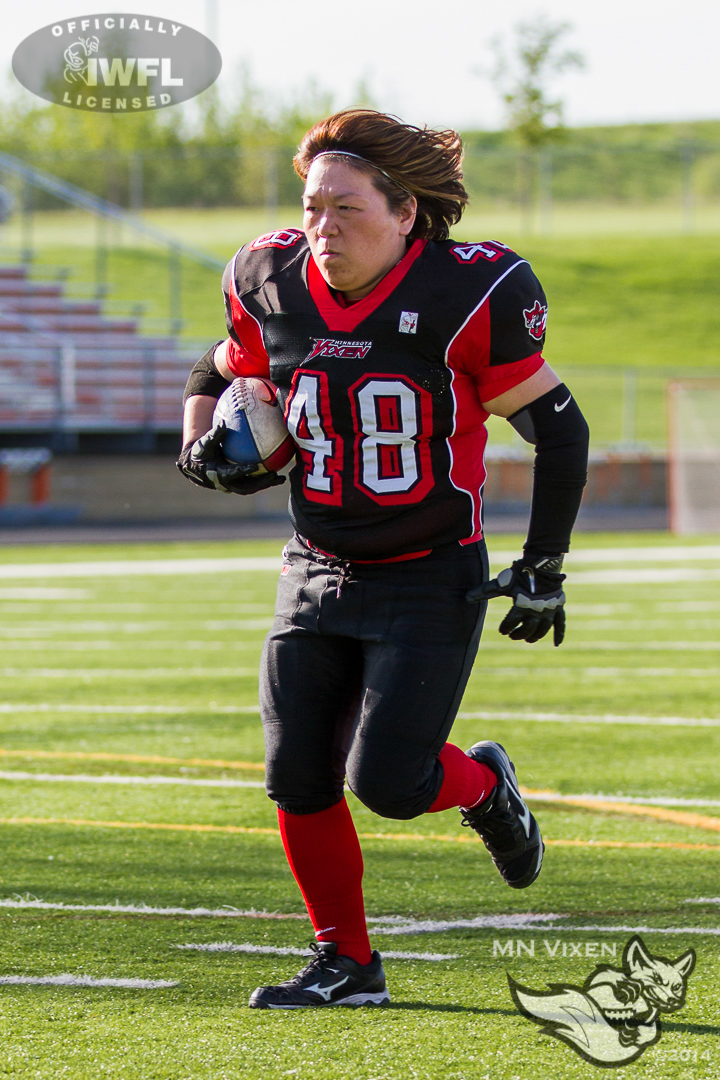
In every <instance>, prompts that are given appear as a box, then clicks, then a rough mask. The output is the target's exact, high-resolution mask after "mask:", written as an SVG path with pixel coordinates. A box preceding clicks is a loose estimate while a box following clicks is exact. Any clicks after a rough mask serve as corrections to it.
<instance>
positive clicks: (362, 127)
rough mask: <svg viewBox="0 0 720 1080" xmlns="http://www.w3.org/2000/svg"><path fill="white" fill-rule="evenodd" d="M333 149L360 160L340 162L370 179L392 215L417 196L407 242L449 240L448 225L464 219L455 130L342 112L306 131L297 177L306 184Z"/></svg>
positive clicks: (379, 115) (373, 113)
mask: <svg viewBox="0 0 720 1080" xmlns="http://www.w3.org/2000/svg"><path fill="white" fill-rule="evenodd" d="M332 150H337V151H342V150H345V151H348V152H349V153H351V154H356V155H358V157H360V158H363V159H364V161H358V160H357V157H347V158H344V160H345V161H346V162H347V164H348V165H350V166H352V168H354V169H358V170H361V171H363V172H367V173H368V175H371V176H372V180H373V183H374V185H375V187H376V188H377V189H378V191H381V192H382V193H383V195H385V197H386V199H387V201H388V206H389V208H390V210H391V211H393V212H397V211H398V210H399V209H400V207H401V206H403V205H404V204H405V203H406V202H407V198H408V195H414V196H415V198H416V199H417V217H416V219H415V224H414V225H413V228H412V232H411V234H410V235H411V237H413V238H415V237H426V238H427V239H429V240H447V238H448V236H449V234H450V226H451V225H455V224H456V223H457V222H458V221H459V220H460V218H461V217H462V213H463V210H464V209H465V207H466V205H467V202H468V194H467V192H466V190H465V188H464V187H463V182H462V168H461V164H462V140H461V138H460V136H459V135H458V133H457V132H456V131H452V130H448V131H432V130H431V129H430V128H427V127H424V128H418V127H413V125H412V124H403V123H402V121H401V120H398V119H397V117H395V116H390V115H388V113H382V112H376V111H375V110H374V109H343V111H342V112H338V113H335V114H334V115H333V116H328V117H327V118H326V119H325V120H320V121H319V122H318V123H317V124H315V125H314V126H313V127H312V128H310V130H309V131H308V132H307V134H306V135H305V137H304V138H303V140H302V142H301V143H300V146H299V148H298V152H297V154H296V155H295V157H294V158H293V165H294V166H295V172H296V173H297V174H298V176H300V177H301V178H302V179H303V180H305V179H306V178H307V174H308V172H309V171H310V166H311V165H312V163H313V159H314V158H315V157H317V155H318V154H321V153H323V151H325V152H327V151H332ZM364 162H368V163H369V164H367V165H366V164H365V163H364ZM373 166H375V168H373ZM378 170H381V171H378Z"/></svg>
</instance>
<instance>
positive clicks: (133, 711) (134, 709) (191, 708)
mask: <svg viewBox="0 0 720 1080" xmlns="http://www.w3.org/2000/svg"><path fill="white" fill-rule="evenodd" d="M198 712H200V713H204V712H211V713H228V714H230V715H235V714H236V713H259V712H260V706H259V705H214V704H212V703H211V704H209V705H200V704H198V705H79V704H76V703H74V702H67V703H66V702H62V703H60V704H56V703H51V704H48V703H45V702H38V703H37V704H35V703H33V702H16V703H13V702H5V701H3V702H0V714H2V713H73V714H75V713H92V714H95V715H103V714H115V713H118V714H120V715H121V716H144V715H147V714H150V715H152V714H154V713H156V714H159V715H165V714H168V715H172V716H174V715H176V714H178V713H198Z"/></svg>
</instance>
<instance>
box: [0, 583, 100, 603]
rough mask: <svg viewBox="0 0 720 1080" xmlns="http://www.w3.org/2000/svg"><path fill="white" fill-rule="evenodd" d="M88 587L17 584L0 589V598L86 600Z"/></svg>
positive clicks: (89, 593)
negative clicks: (70, 587)
mask: <svg viewBox="0 0 720 1080" xmlns="http://www.w3.org/2000/svg"><path fill="white" fill-rule="evenodd" d="M92 596H93V593H91V592H90V590H89V589H53V588H49V587H47V586H44V585H27V586H25V585H19V586H16V587H10V588H7V589H0V600H88V599H89V598H90V597H92Z"/></svg>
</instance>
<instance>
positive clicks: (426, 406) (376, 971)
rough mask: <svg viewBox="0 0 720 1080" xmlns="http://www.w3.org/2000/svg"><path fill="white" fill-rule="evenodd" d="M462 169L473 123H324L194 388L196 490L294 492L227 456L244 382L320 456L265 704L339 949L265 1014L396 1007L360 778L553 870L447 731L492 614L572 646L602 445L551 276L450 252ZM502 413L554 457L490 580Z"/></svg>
mask: <svg viewBox="0 0 720 1080" xmlns="http://www.w3.org/2000/svg"><path fill="white" fill-rule="evenodd" d="M461 154H462V147H461V142H460V138H459V137H458V135H457V134H456V133H455V132H453V131H430V130H427V129H424V130H421V129H419V128H416V127H412V126H410V125H407V124H403V123H401V122H400V121H398V120H397V119H395V118H393V117H391V116H387V115H385V114H383V113H379V112H374V111H371V110H361V109H350V110H346V111H344V112H340V113H338V114H336V115H335V116H331V117H329V118H328V119H326V120H323V121H321V122H320V123H318V124H316V125H315V126H314V127H313V128H312V129H311V130H310V131H309V132H308V133H307V135H306V136H305V138H304V139H303V141H302V144H301V146H300V149H299V152H298V154H297V156H296V157H295V159H294V165H295V169H296V171H297V172H298V174H299V175H300V176H301V177H302V179H303V180H304V181H305V191H304V197H303V207H304V218H303V230H302V231H300V230H297V229H285V230H280V231H277V232H273V233H269V234H267V235H265V236H261V237H260V238H259V239H257V240H255V241H253V242H252V243H249V244H246V245H245V246H244V247H242V248H241V249H240V251H238V253H237V255H236V256H235V258H234V259H233V260H232V262H231V263H230V264H229V265H228V267H227V270H226V272H225V276H224V278H223V289H224V292H225V304H226V313H227V325H228V332H229V337H228V339H227V340H226V341H224V342H222V343H218V345H217V346H214V347H213V348H212V349H211V350H210V351H209V352H208V353H207V354H206V356H204V357H203V358H202V360H200V361H199V362H198V364H197V365H196V367H195V369H194V370H193V373H192V374H191V376H190V379H189V382H188V387H187V391H186V405H185V437H184V447H183V451H182V454H181V458H180V461H179V463H178V464H179V466H180V468H181V469H182V470H183V472H185V474H186V475H187V476H188V477H189V478H190V479H191V480H193V481H194V482H196V483H199V484H201V485H203V486H205V487H208V488H215V489H219V490H221V491H231V492H238V493H240V494H243V493H248V492H253V491H257V490H259V489H260V488H262V487H267V486H270V485H273V484H277V483H281V482H282V481H283V477H279V476H277V475H276V474H273V473H269V474H268V473H265V474H263V475H260V476H258V475H253V476H248V467H247V466H238V465H233V464H232V463H230V462H229V461H228V460H226V459H225V458H224V457H223V454H222V450H221V444H222V438H223V434H224V428H223V426H222V425H219V426H216V427H215V428H212V430H209V429H211V425H212V415H213V410H214V406H215V403H216V400H217V398H218V397H219V396H220V394H221V393H222V392H223V390H224V389H226V387H227V386H228V385H229V383H230V381H231V380H233V379H234V378H236V377H241V376H248V375H254V376H261V377H264V378H269V379H270V380H271V381H272V382H273V383H274V384H275V385H276V386H277V387H278V393H279V395H280V396H281V398H282V399H284V402H285V417H286V422H287V425H288V428H289V430H290V433H291V434H292V436H293V438H294V440H295V442H296V444H297V448H298V449H297V458H296V464H295V466H294V468H293V469H292V472H291V474H290V483H291V514H292V519H293V524H294V526H295V536H294V537H293V539H292V540H291V541H290V543H289V544H288V545H287V547H286V548H285V552H284V561H285V565H284V566H283V569H282V574H281V577H280V584H279V589H278V598H277V607H276V615H275V622H274V626H273V628H272V630H271V631H270V633H269V635H268V638H267V641H266V643H265V648H264V652H263V659H262V670H261V680H260V704H261V711H262V720H263V725H264V729H265V743H266V755H267V757H266V765H267V791H268V794H269V796H270V798H271V799H273V800H274V801H275V802H276V803H277V805H278V816H279V821H280V832H281V835H282V840H283V844H284V846H285V852H286V854H287V858H288V862H289V863H290V867H291V869H292V871H293V874H294V875H295V878H296V880H297V882H298V885H299V886H300V889H301V891H302V894H303V897H304V899H305V903H306V904H307V908H308V912H309V914H310V918H311V920H312V923H313V926H314V928H315V932H316V937H317V941H318V944H317V945H315V946H314V949H315V956H314V957H313V959H312V960H311V961H310V963H309V964H308V965H307V966H306V967H305V968H304V969H303V971H301V972H300V973H299V974H298V975H297V976H296V977H295V978H294V979H291V980H290V981H289V982H286V983H283V984H281V985H280V986H271V987H261V988H258V989H257V990H256V991H255V992H254V993H253V994H252V997H251V998H250V1005H251V1006H252V1007H254V1008H275V1009H294V1008H302V1007H313V1006H324V1005H362V1004H368V1003H377V1004H382V1003H384V1002H387V1001H389V996H388V992H387V988H386V985H385V977H384V974H383V969H382V961H381V958H380V955H379V954H378V953H377V952H372V951H371V948H370V943H369V940H368V933H367V928H366V923H365V914H364V907H363V894H362V874H363V861H362V855H361V852H360V845H359V843H358V838H357V834H356V832H355V828H354V825H353V821H352V817H351V815H350V811H349V809H348V806H347V803H346V801H345V797H344V785H345V783H347V785H348V787H349V788H350V790H351V791H352V792H353V793H354V794H355V795H356V796H357V798H358V799H360V800H361V801H362V802H363V803H364V804H365V805H366V806H368V807H369V808H370V809H371V810H373V811H375V813H377V814H381V815H383V816H385V817H389V818H397V819H406V818H413V817H416V816H417V815H419V814H426V813H431V814H432V813H436V812H438V811H440V810H447V809H448V808H449V807H459V809H460V813H461V815H462V818H463V823H464V824H466V825H469V826H470V827H471V828H472V829H474V830H475V831H476V832H477V833H478V834H479V836H480V837H481V838H482V840H483V841H484V843H485V845H486V847H487V848H488V850H489V852H490V854H491V856H492V858H493V860H494V862H495V865H496V867H497V869H498V870H499V872H500V874H501V875H502V877H503V879H504V880H505V882H506V883H507V884H508V885H509V886H510V887H511V888H514V889H524V888H526V887H527V886H528V885H530V884H532V882H533V881H534V880H535V879H536V877H537V876H538V873H539V872H540V866H541V863H542V856H543V850H544V849H543V842H542V839H541V836H540V831H539V829H538V825H537V822H536V821H535V819H534V817H533V816H532V814H531V813H530V811H529V810H528V808H527V806H526V805H525V803H524V802H523V800H522V798H521V797H520V794H519V791H518V784H517V779H516V776H515V771H514V768H513V765H512V762H511V761H510V760H509V758H508V756H507V754H506V752H505V750H504V749H503V747H502V746H500V745H499V744H498V743H494V742H489V741H483V742H478V743H476V744H475V745H474V746H473V747H471V748H470V749H469V750H468V751H467V752H466V753H463V751H462V750H460V749H459V748H458V747H456V746H454V745H453V744H452V743H449V742H447V738H448V735H449V733H450V729H451V727H452V724H453V721H454V719H455V715H456V712H457V709H458V707H459V704H460V701H461V698H462V695H463V691H464V688H465V684H466V682H467V679H468V676H469V674H470V670H471V668H472V664H473V660H474V658H475V654H476V652H477V648H478V642H479V639H480V632H481V629H482V624H483V618H484V614H485V607H486V602H487V599H488V598H489V597H493V596H501V595H502V596H507V597H509V598H511V600H512V608H511V610H510V612H509V613H508V615H507V616H506V617H505V619H504V621H503V622H502V624H501V626H500V632H501V633H503V634H509V636H510V637H511V638H513V639H516V640H518V639H520V640H525V641H528V642H534V641H538V640H539V639H540V638H541V637H543V636H544V635H545V634H546V633H547V632H548V630H550V629H551V628H552V629H553V632H554V641H555V644H556V645H559V644H560V642H561V641H562V638H563V633H564V622H565V619H564V611H563V603H564V599H565V597H564V593H563V591H562V582H563V580H564V575H563V574H562V573H561V568H562V562H563V553H564V552H566V551H567V550H568V546H569V542H570V532H571V529H572V527H573V524H574V522H575V517H576V514H577V511H578V507H579V503H580V497H581V493H582V489H583V486H584V483H585V477H586V468H587V443H588V431H587V425H586V424H585V421H584V419H583V417H582V415H581V413H580V410H579V409H578V407H577V405H576V403H575V401H574V399H573V398H572V396H571V394H570V392H569V390H567V388H566V387H565V386H564V385H563V384H562V383H561V382H560V380H559V379H558V378H557V376H556V375H555V374H554V372H553V371H552V370H551V369H550V368H549V367H548V365H547V364H546V363H545V362H544V360H543V358H542V355H541V350H542V346H543V341H544V337H545V322H546V317H547V304H546V300H545V295H544V293H543V290H542V288H541V287H540V284H539V282H538V281H537V278H536V277H535V275H534V274H533V272H532V270H531V269H530V266H529V265H528V263H527V262H526V261H525V260H524V259H522V258H521V257H520V256H518V255H516V254H515V252H514V251H511V250H510V249H509V248H508V247H506V246H505V245H504V244H500V243H498V242H497V241H489V242H485V241H484V242H482V243H456V242H454V241H453V240H450V239H448V236H449V230H450V226H451V225H453V224H455V223H457V222H458V221H459V220H460V217H461V214H462V212H463V209H464V207H465V205H466V203H467V194H466V192H465V189H464V187H463V184H462V173H461ZM488 414H494V415H496V416H503V417H506V418H507V419H508V420H509V421H510V423H511V424H512V425H513V427H515V428H516V429H517V431H518V432H519V433H520V434H521V435H522V436H523V438H525V439H526V440H528V441H529V442H531V443H533V444H534V446H535V454H536V457H535V477H534V490H533V502H532V512H531V519H530V526H529V532H528V538H527V541H526V543H525V547H524V553H523V555H522V557H521V558H519V559H518V560H517V561H516V562H514V563H513V565H512V567H510V568H508V569H507V570H503V571H502V573H501V574H499V575H498V577H497V578H496V579H494V580H492V581H489V580H488V578H489V575H488V563H487V555H486V550H485V543H484V540H483V538H482V537H483V534H482V489H483V483H484V480H485V469H484V464H483V451H484V447H485V442H486V430H485V426H484V424H485V421H486V420H487V417H488ZM252 468H254V467H251V469H252Z"/></svg>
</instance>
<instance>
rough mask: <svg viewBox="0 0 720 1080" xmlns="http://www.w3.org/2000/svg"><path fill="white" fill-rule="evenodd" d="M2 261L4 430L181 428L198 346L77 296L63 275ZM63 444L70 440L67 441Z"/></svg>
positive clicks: (0, 409) (0, 420) (0, 395)
mask: <svg viewBox="0 0 720 1080" xmlns="http://www.w3.org/2000/svg"><path fill="white" fill-rule="evenodd" d="M29 269H30V268H29V267H28V266H24V265H22V264H16V265H5V266H0V427H1V428H2V430H4V431H6V432H11V431H15V432H21V431H22V432H27V433H30V432H38V433H40V432H48V433H56V434H60V435H61V434H62V433H69V432H75V433H78V432H83V431H85V432H88V431H93V432H98V433H100V432H108V431H115V432H123V431H153V432H162V431H176V430H177V428H178V426H179V417H180V411H181V407H182V391H183V387H184V385H185V381H186V379H187V374H188V370H189V367H190V366H191V365H192V362H193V358H194V357H197V355H198V352H197V348H198V346H197V345H195V344H194V343H193V342H187V343H184V342H182V343H181V341H180V340H179V339H178V338H175V337H146V336H141V335H140V334H139V333H138V324H137V322H136V321H135V320H134V319H125V318H123V319H116V318H115V319H113V318H107V317H106V316H104V315H103V314H102V313H101V305H100V303H99V302H98V301H94V300H75V299H67V298H66V297H65V295H64V291H65V286H64V283H63V282H62V281H39V280H37V281H36V280H31V279H30V277H29ZM61 441H62V440H61Z"/></svg>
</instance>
